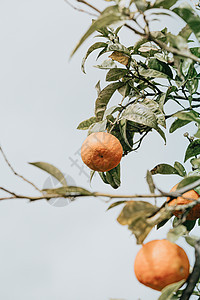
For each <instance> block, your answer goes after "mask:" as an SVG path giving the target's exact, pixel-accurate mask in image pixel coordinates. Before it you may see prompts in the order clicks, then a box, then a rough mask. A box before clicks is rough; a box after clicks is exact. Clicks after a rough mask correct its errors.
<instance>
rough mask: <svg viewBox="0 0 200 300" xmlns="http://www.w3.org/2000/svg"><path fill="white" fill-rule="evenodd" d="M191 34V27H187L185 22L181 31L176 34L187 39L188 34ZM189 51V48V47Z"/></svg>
mask: <svg viewBox="0 0 200 300" xmlns="http://www.w3.org/2000/svg"><path fill="white" fill-rule="evenodd" d="M191 34H192V29H191V28H190V27H189V25H188V24H186V25H185V26H184V27H183V28H182V29H181V31H180V32H179V34H178V35H180V36H182V37H183V38H184V39H186V40H188V39H189V37H190V35H191ZM190 51H191V49H190Z"/></svg>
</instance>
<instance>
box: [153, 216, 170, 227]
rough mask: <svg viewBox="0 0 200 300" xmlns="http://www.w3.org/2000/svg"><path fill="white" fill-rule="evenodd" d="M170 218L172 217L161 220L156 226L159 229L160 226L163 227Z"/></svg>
mask: <svg viewBox="0 0 200 300" xmlns="http://www.w3.org/2000/svg"><path fill="white" fill-rule="evenodd" d="M169 220H170V218H168V219H165V220H163V221H161V222H160V223H159V224H158V225H157V226H156V229H157V230H158V229H159V228H161V227H163V226H164V225H165V224H166V223H167V222H168V221H169Z"/></svg>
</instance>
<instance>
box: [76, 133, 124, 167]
mask: <svg viewBox="0 0 200 300" xmlns="http://www.w3.org/2000/svg"><path fill="white" fill-rule="evenodd" d="M122 154H123V149H122V145H121V143H120V141H119V140H118V139H117V138H116V137H115V136H114V135H112V134H110V133H107V132H94V133H92V134H90V135H89V136H88V137H87V138H86V139H85V141H84V142H83V145H82V147H81V158H82V160H83V162H84V163H85V164H86V165H87V166H88V167H89V168H90V169H92V170H94V171H99V172H106V171H109V170H111V169H113V168H115V167H116V166H117V165H118V164H119V163H120V160H121V158H122Z"/></svg>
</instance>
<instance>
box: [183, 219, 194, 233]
mask: <svg viewBox="0 0 200 300" xmlns="http://www.w3.org/2000/svg"><path fill="white" fill-rule="evenodd" d="M195 224H196V220H186V221H185V222H184V223H183V225H184V226H185V227H186V228H187V231H191V230H192V229H193V228H194V226H195Z"/></svg>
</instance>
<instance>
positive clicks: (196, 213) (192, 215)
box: [167, 184, 200, 220]
mask: <svg viewBox="0 0 200 300" xmlns="http://www.w3.org/2000/svg"><path fill="white" fill-rule="evenodd" d="M177 185H178V184H176V185H175V186H174V187H173V188H172V189H171V191H170V192H174V191H175V190H176V188H177ZM183 196H184V197H188V198H193V199H194V200H197V199H198V198H199V194H198V193H197V192H195V190H190V191H188V192H186V193H184V194H183ZM169 199H170V198H167V201H169ZM190 202H192V201H191V200H187V199H183V198H182V197H178V198H175V199H173V200H172V201H171V202H169V205H186V204H188V203H190ZM173 214H174V215H175V216H176V217H179V216H180V215H181V214H183V212H182V211H180V210H179V211H178V210H177V211H176V210H175V211H174V212H173ZM198 218H200V204H197V205H195V206H194V207H193V208H192V209H191V210H190V211H189V213H188V215H187V217H186V219H187V220H196V219H198Z"/></svg>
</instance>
